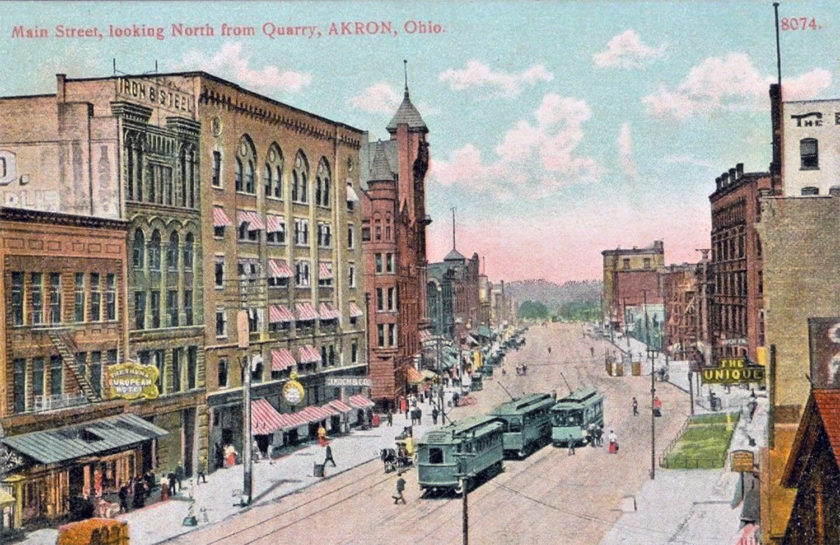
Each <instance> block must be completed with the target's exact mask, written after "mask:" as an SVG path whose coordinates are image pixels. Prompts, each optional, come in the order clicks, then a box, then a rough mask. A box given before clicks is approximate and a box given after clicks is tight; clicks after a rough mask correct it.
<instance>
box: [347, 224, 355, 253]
mask: <svg viewBox="0 0 840 545" xmlns="http://www.w3.org/2000/svg"><path fill="white" fill-rule="evenodd" d="M355 247H356V237H355V236H354V233H353V226H352V225H348V226H347V248H349V249H350V250H352V249H353V248H355Z"/></svg>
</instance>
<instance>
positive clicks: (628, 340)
mask: <svg viewBox="0 0 840 545" xmlns="http://www.w3.org/2000/svg"><path fill="white" fill-rule="evenodd" d="M621 302H622V303H623V305H624V320H623V322H624V338H625V339H627V348H630V330H629V328H628V327H627V298H626V297H622V298H621ZM630 356H631V358H630V359H631V360H632V359H633V358H632V354H631V355H630Z"/></svg>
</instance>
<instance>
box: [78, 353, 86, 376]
mask: <svg viewBox="0 0 840 545" xmlns="http://www.w3.org/2000/svg"><path fill="white" fill-rule="evenodd" d="M76 373H78V375H79V377H80V378H81V379H82V380H87V378H88V369H87V352H76Z"/></svg>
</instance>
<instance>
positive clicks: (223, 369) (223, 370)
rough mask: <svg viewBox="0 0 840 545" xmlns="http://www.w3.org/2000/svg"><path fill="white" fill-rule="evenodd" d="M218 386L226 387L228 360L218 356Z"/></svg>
mask: <svg viewBox="0 0 840 545" xmlns="http://www.w3.org/2000/svg"><path fill="white" fill-rule="evenodd" d="M218 380H219V388H227V385H228V361H227V359H226V358H219V363H218Z"/></svg>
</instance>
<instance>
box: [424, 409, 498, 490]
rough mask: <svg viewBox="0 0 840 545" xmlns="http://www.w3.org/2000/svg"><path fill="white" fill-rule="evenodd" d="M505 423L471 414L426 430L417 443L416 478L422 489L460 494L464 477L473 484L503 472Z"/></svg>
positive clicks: (489, 417)
mask: <svg viewBox="0 0 840 545" xmlns="http://www.w3.org/2000/svg"><path fill="white" fill-rule="evenodd" d="M502 428H503V424H502V422H500V421H499V420H498V419H497V418H496V417H495V416H489V415H481V416H472V417H469V418H465V419H464V420H460V421H458V422H454V423H452V424H449V425H448V426H444V427H442V428H438V429H436V430H433V431H430V432H427V433H426V434H425V435H424V436H423V438H422V439H420V441H419V442H418V443H417V479H418V482H419V484H420V489H421V490H423V491H424V493H425V492H426V491H427V490H431V491H437V490H454V491H455V493H457V494H460V493H461V492H462V491H463V489H462V488H461V477H462V476H468V477H470V483H471V484H473V483H475V482H476V480H477V479H474V478H473V477H476V478H478V480H480V479H482V478H489V477H492V476H493V475H496V474H498V473H501V471H502V458H503V455H504V451H503V445H502V441H503V439H502Z"/></svg>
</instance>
